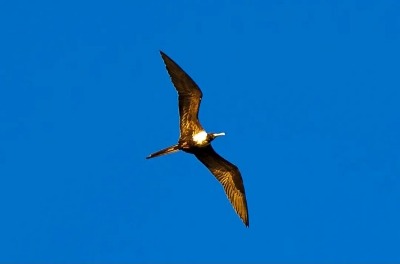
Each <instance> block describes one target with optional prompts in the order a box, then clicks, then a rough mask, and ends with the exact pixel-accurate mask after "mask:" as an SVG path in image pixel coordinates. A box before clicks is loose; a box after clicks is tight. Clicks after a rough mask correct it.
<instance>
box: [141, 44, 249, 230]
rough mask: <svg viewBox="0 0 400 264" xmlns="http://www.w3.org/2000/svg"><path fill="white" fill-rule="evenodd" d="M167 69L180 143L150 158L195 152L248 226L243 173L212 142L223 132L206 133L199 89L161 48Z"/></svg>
mask: <svg viewBox="0 0 400 264" xmlns="http://www.w3.org/2000/svg"><path fill="white" fill-rule="evenodd" d="M160 53H161V57H162V58H163V60H164V63H165V65H166V68H167V71H168V73H169V75H170V77H171V81H172V83H173V84H174V86H175V88H176V90H177V92H178V101H179V115H180V137H179V141H178V144H176V145H173V146H171V147H168V148H165V149H163V150H160V151H157V152H155V153H153V154H151V155H149V156H148V157H147V159H150V158H154V157H158V156H161V155H165V154H169V153H173V152H176V151H179V150H182V151H185V152H187V153H191V154H194V155H195V156H196V158H197V159H198V160H200V161H201V162H202V163H203V164H204V165H205V166H206V167H207V168H208V169H209V170H210V171H211V173H212V174H213V175H214V176H215V177H216V179H217V180H218V181H219V182H220V183H221V184H222V186H223V188H224V190H225V193H226V195H227V197H228V199H229V201H230V202H231V204H232V206H233V208H234V209H235V211H236V213H237V214H238V215H239V217H240V218H241V219H242V221H243V223H244V224H245V225H246V226H249V216H248V210H247V201H246V194H245V189H244V185H243V181H242V176H241V174H240V171H239V169H238V168H237V167H236V166H235V165H234V164H232V163H230V162H229V161H227V160H225V159H224V158H223V157H221V156H220V155H218V153H216V152H215V150H214V149H213V147H212V146H211V144H210V143H211V141H212V140H214V139H215V138H216V137H217V136H221V135H224V133H206V132H205V131H204V129H203V127H202V126H201V124H200V122H199V119H198V112H199V107H200V102H201V98H202V96H203V94H202V92H201V90H200V88H199V87H198V86H197V84H196V83H195V82H194V81H193V80H192V78H190V76H189V75H188V74H187V73H186V72H185V71H184V70H183V69H182V68H181V67H179V65H178V64H176V63H175V62H174V61H173V60H172V59H171V58H170V57H168V56H167V55H166V54H165V53H163V52H162V51H160Z"/></svg>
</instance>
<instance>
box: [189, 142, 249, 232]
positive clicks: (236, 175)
mask: <svg viewBox="0 0 400 264" xmlns="http://www.w3.org/2000/svg"><path fill="white" fill-rule="evenodd" d="M194 155H195V156H196V157H197V158H198V159H199V160H200V161H201V162H202V163H203V164H204V165H205V166H206V167H207V168H208V169H209V170H210V171H211V173H212V174H213V175H214V176H215V177H216V178H217V180H218V181H219V182H220V183H221V184H222V186H223V187H224V190H225V193H226V195H227V197H228V199H229V200H230V202H231V204H232V206H233V208H234V209H235V211H236V213H237V214H238V215H239V217H240V218H241V219H242V221H243V223H244V224H245V225H246V226H249V215H248V210H247V201H246V194H245V190H244V185H243V180H242V176H241V174H240V171H239V169H238V168H237V167H236V166H235V165H233V164H232V163H230V162H229V161H227V160H226V159H224V158H223V157H221V156H220V155H218V153H216V152H215V150H214V149H213V147H212V146H211V145H208V146H207V147H204V148H198V149H196V150H195V151H194Z"/></svg>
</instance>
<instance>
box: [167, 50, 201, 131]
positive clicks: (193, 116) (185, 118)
mask: <svg viewBox="0 0 400 264" xmlns="http://www.w3.org/2000/svg"><path fill="white" fill-rule="evenodd" d="M160 53H161V57H162V59H163V60H164V63H165V66H166V68H167V71H168V73H169V76H170V77H171V81H172V83H173V84H174V86H175V89H176V90H177V91H178V100H179V115H180V132H181V137H191V136H192V135H194V134H197V133H198V132H200V131H202V130H203V128H202V126H201V124H200V122H199V119H198V113H199V107H200V101H201V98H202V97H203V94H202V92H201V90H200V88H199V86H198V85H197V84H196V83H195V82H194V81H193V80H192V78H190V76H189V75H188V74H187V73H186V72H185V71H184V70H182V68H181V67H179V65H178V64H177V63H176V62H174V61H173V60H172V59H171V58H170V57H168V56H167V55H166V54H165V53H164V52H162V51H160Z"/></svg>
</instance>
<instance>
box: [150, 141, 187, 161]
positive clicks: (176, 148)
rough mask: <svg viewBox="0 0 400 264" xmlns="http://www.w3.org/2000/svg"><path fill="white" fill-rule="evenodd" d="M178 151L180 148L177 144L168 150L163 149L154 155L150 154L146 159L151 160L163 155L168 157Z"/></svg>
mask: <svg viewBox="0 0 400 264" xmlns="http://www.w3.org/2000/svg"><path fill="white" fill-rule="evenodd" d="M178 150H179V147H178V144H176V145H173V146H171V147H168V148H165V149H162V150H160V151H157V152H154V153H152V154H150V155H149V156H147V157H146V159H151V158H155V157H159V156H162V155H167V154H170V153H174V152H177V151H178Z"/></svg>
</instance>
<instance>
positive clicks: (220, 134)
mask: <svg viewBox="0 0 400 264" xmlns="http://www.w3.org/2000/svg"><path fill="white" fill-rule="evenodd" d="M213 135H214V137H219V136H225V133H224V132H222V133H214V134H213Z"/></svg>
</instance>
